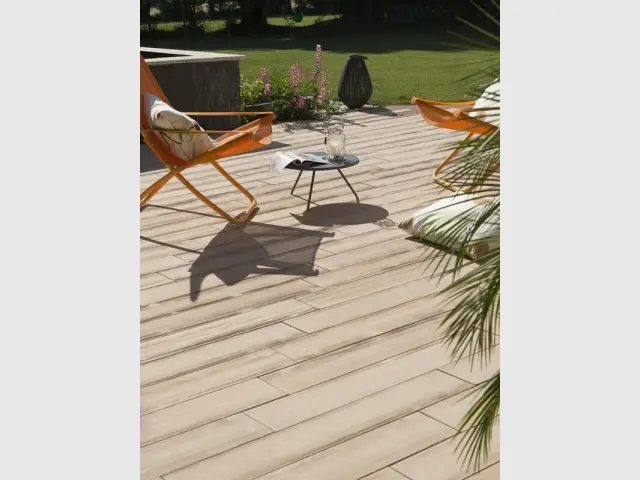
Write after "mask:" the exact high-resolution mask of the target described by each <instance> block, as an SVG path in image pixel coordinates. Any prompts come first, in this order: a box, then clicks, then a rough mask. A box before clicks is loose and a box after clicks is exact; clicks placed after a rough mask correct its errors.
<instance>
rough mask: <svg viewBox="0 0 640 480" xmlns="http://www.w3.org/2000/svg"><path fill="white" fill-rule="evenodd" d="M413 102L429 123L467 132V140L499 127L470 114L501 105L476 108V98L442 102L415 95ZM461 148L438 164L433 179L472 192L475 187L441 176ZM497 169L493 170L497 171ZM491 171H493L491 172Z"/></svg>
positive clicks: (454, 190) (438, 182) (455, 189)
mask: <svg viewBox="0 0 640 480" xmlns="http://www.w3.org/2000/svg"><path fill="white" fill-rule="evenodd" d="M411 103H413V104H414V105H416V106H417V107H418V108H419V109H420V113H421V115H422V118H423V119H424V121H425V122H427V123H428V124H429V125H433V126H434V127H438V128H445V129H448V130H456V131H461V132H467V136H466V137H465V139H464V141H465V142H466V141H468V140H471V138H473V137H474V136H475V135H490V134H491V133H493V132H494V131H495V130H496V129H497V128H498V127H497V126H495V125H493V124H491V123H488V122H485V121H483V120H481V119H479V118H476V117H473V116H471V115H469V114H470V113H472V112H487V111H496V110H499V109H500V107H487V108H474V105H475V103H476V101H475V100H472V101H469V102H441V101H437V100H427V99H424V98H419V97H413V98H412V99H411ZM440 106H447V107H459V108H457V109H455V110H446V109H444V108H440ZM460 150H461V148H460V147H458V148H456V149H455V150H454V151H453V152H451V154H450V155H449V156H448V157H447V158H445V159H444V160H443V161H442V163H440V165H438V167H436V169H435V170H434V172H433V180H434V181H435V182H436V183H437V184H438V185H440V186H441V187H443V188H446V189H447V190H451V191H452V192H463V193H470V192H471V191H472V190H473V188H466V189H465V188H456V187H455V186H454V185H453V184H452V183H451V182H448V181H446V180H444V179H443V178H442V177H441V173H442V170H444V168H445V167H446V166H447V165H448V164H449V163H451V161H452V160H453V159H454V158H455V156H456V155H457V154H458V152H460ZM495 168H496V170H497V169H498V168H500V165H499V164H498V165H496V167H495ZM496 170H493V171H494V172H495V171H496ZM491 173H492V172H490V173H489V174H491Z"/></svg>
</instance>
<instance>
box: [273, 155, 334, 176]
mask: <svg viewBox="0 0 640 480" xmlns="http://www.w3.org/2000/svg"><path fill="white" fill-rule="evenodd" d="M326 163H330V161H329V159H328V158H325V157H324V156H319V155H314V154H312V153H295V152H278V153H276V154H275V155H274V156H273V157H271V166H270V169H271V171H272V172H274V173H282V171H283V170H284V169H285V168H286V167H287V166H288V165H296V166H308V167H311V166H313V165H318V164H326Z"/></svg>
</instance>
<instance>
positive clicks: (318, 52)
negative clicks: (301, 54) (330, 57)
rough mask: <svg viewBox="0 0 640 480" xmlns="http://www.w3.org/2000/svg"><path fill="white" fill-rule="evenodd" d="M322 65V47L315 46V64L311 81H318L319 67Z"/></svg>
mask: <svg viewBox="0 0 640 480" xmlns="http://www.w3.org/2000/svg"><path fill="white" fill-rule="evenodd" d="M321 65H322V46H320V45H316V64H315V65H314V67H313V81H314V82H317V81H318V74H319V73H320V66H321Z"/></svg>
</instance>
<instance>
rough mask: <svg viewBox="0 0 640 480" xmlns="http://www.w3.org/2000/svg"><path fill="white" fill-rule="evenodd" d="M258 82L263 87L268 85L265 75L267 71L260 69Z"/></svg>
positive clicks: (263, 68)
mask: <svg viewBox="0 0 640 480" xmlns="http://www.w3.org/2000/svg"><path fill="white" fill-rule="evenodd" d="M260 80H261V81H262V83H263V84H264V85H266V84H267V83H269V76H268V75H267V69H266V68H265V67H262V68H261V69H260Z"/></svg>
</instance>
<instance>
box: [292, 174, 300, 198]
mask: <svg viewBox="0 0 640 480" xmlns="http://www.w3.org/2000/svg"><path fill="white" fill-rule="evenodd" d="M301 176H302V170H300V173H298V178H296V183H294V184H293V188H292V189H291V195H293V191H294V190H295V189H296V187H297V186H298V181H299V180H300V177H301Z"/></svg>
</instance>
